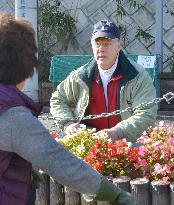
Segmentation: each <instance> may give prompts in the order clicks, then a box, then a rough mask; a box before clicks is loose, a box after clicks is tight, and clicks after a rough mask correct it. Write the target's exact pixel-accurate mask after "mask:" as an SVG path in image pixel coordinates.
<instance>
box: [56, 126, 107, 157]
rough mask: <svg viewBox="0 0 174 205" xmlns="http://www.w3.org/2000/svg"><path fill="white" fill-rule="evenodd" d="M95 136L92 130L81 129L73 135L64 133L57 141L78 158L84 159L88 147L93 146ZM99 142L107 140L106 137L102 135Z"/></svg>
mask: <svg viewBox="0 0 174 205" xmlns="http://www.w3.org/2000/svg"><path fill="white" fill-rule="evenodd" d="M95 140H96V138H95V137H94V136H93V131H92V130H86V129H82V130H80V131H79V132H77V134H75V135H66V136H65V137H64V138H62V139H60V140H59V142H60V143H61V144H63V145H64V146H65V148H66V149H68V150H69V151H71V152H72V153H73V154H75V155H76V156H78V157H79V158H82V159H84V157H85V156H86V155H87V153H88V151H89V149H90V148H91V147H92V146H93V144H94V142H95ZM100 140H101V142H104V141H108V138H106V137H102V138H101V139H100Z"/></svg>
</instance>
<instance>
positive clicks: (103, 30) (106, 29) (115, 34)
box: [91, 20, 120, 41]
mask: <svg viewBox="0 0 174 205" xmlns="http://www.w3.org/2000/svg"><path fill="white" fill-rule="evenodd" d="M97 38H110V39H114V38H118V39H120V31H119V29H118V27H117V26H116V25H115V23H113V22H111V21H108V20H101V21H99V22H97V23H96V24H94V30H93V32H92V38H91V40H92V41H93V40H95V39H97Z"/></svg>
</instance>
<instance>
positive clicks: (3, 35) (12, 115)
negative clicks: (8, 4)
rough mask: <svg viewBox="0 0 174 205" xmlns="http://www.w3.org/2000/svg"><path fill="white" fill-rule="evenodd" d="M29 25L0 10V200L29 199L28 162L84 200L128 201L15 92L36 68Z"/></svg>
mask: <svg viewBox="0 0 174 205" xmlns="http://www.w3.org/2000/svg"><path fill="white" fill-rule="evenodd" d="M36 52H37V47H36V43H35V34H34V30H33V28H32V26H31V25H30V24H29V23H28V22H26V21H24V20H20V19H17V20H15V18H14V17H13V16H11V15H9V14H5V13H0V134H1V138H0V150H1V151H0V174H1V178H0V204H1V205H7V204H8V205H26V204H32V203H33V202H30V201H32V200H31V198H30V197H29V196H30V195H31V194H30V192H31V189H30V186H31V164H33V165H34V166H35V167H39V168H41V169H42V170H44V171H45V172H46V173H47V174H48V175H51V176H52V177H54V178H55V179H56V180H57V181H58V182H59V183H61V184H63V185H66V186H69V187H71V188H72V189H74V190H76V191H78V192H81V193H85V194H86V199H91V200H101V201H102V200H104V201H113V202H114V204H118V205H132V204H134V203H133V200H132V197H131V196H130V195H129V194H128V193H126V192H124V191H121V190H120V189H118V188H117V187H115V186H114V185H113V184H112V183H110V182H109V181H107V180H106V179H104V178H103V177H102V176H101V175H100V174H99V173H98V172H96V171H95V170H93V169H92V168H91V167H90V166H89V165H87V164H86V163H84V162H83V161H82V160H80V159H78V158H77V157H75V156H74V155H73V154H71V153H70V152H68V151H67V150H66V149H64V147H63V146H62V145H60V144H58V143H57V142H56V141H55V140H53V139H52V138H51V137H50V134H49V131H48V130H47V129H45V127H44V126H43V125H42V124H41V123H40V122H39V121H38V119H37V116H38V115H39V113H40V111H41V109H42V107H41V106H40V105H39V104H38V103H35V102H33V101H32V100H31V99H30V98H29V97H27V96H26V95H25V94H24V93H22V92H21V91H20V90H21V89H22V88H23V86H24V83H25V80H26V79H27V78H28V77H31V76H32V75H33V72H34V70H33V68H34V67H36V68H37V66H38V63H39V62H38V59H37V57H36Z"/></svg>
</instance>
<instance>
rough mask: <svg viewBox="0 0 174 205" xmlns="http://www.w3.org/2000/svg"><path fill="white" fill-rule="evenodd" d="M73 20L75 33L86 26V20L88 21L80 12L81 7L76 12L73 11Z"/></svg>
mask: <svg viewBox="0 0 174 205" xmlns="http://www.w3.org/2000/svg"><path fill="white" fill-rule="evenodd" d="M74 20H75V22H76V23H75V24H76V28H77V32H76V33H79V32H81V31H82V30H83V29H84V28H85V27H86V25H88V22H89V19H88V18H87V16H86V15H85V14H84V13H83V12H82V10H81V9H78V10H77V12H76V13H75V16H74Z"/></svg>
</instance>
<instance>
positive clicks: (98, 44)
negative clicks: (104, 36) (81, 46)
mask: <svg viewBox="0 0 174 205" xmlns="http://www.w3.org/2000/svg"><path fill="white" fill-rule="evenodd" d="M115 43H116V44H118V45H119V41H109V42H102V41H98V42H96V41H95V42H94V45H95V46H96V48H99V47H104V48H109V47H111V46H112V45H114V44H115Z"/></svg>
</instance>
